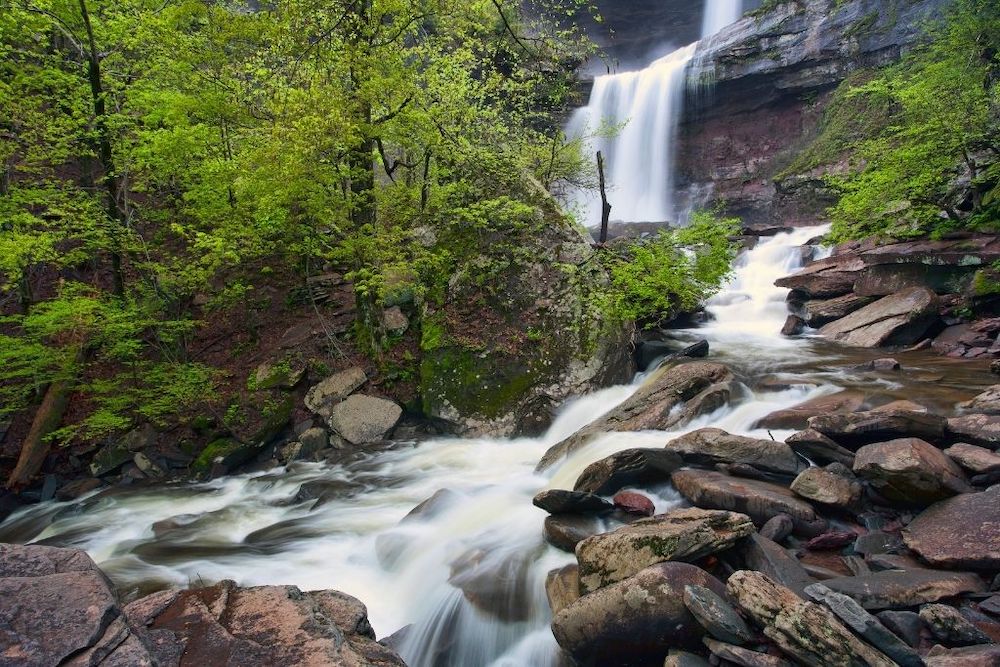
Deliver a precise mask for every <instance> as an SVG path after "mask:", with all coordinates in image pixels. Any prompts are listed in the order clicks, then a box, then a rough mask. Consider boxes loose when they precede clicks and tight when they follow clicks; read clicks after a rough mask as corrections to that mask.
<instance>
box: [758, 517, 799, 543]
mask: <svg viewBox="0 0 1000 667" xmlns="http://www.w3.org/2000/svg"><path fill="white" fill-rule="evenodd" d="M794 529H795V524H794V522H793V521H792V517H790V516H788V515H787V514H778V515H776V516H773V517H771V518H770V519H768V520H767V521H766V522H765V523H764V525H763V526H761V527H760V534H761V536H762V537H766V538H767V539H769V540H772V541H774V542H781V541H782V540H784V539H785V538H786V537H788V536H789V535H791V534H792V531H793V530H794Z"/></svg>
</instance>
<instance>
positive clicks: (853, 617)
mask: <svg viewBox="0 0 1000 667" xmlns="http://www.w3.org/2000/svg"><path fill="white" fill-rule="evenodd" d="M806 593H807V594H808V595H809V596H810V597H811V598H812V599H813V600H815V601H817V602H820V603H823V604H824V605H826V607H827V608H828V609H829V610H830V611H832V612H833V613H834V614H835V615H836V616H837V618H839V619H840V620H841V621H842V622H843V623H844V624H845V625H847V627H848V628H850V629H851V630H853V631H854V632H856V633H857V634H858V635H859V636H861V637H862V638H863V639H864V640H865V641H867V642H868V643H869V644H871V645H872V646H874V647H875V648H877V649H878V650H880V651H882V653H884V654H885V655H887V656H889V657H890V658H892V659H893V660H894V661H896V663H897V664H899V665H901V666H902V667H922V666H923V660H921V659H920V655H919V654H918V653H917V652H916V651H914V650H913V649H912V648H910V647H909V646H908V645H907V644H906V643H905V642H903V641H902V640H901V639H900V638H899V637H897V636H896V635H894V634H893V633H892V632H891V631H890V630H889V629H888V628H886V627H885V626H884V625H882V623H881V622H880V621H879V620H878V619H877V618H875V617H874V616H872V615H871V614H870V613H868V612H867V611H865V609H864V608H863V607H862V606H861V605H859V604H858V603H857V602H855V601H854V600H853V599H852V598H850V597H848V596H846V595H843V594H842V593H836V592H834V591H832V590H830V589H829V588H827V587H826V586H824V585H823V584H813V585H812V586H809V587H808V588H806Z"/></svg>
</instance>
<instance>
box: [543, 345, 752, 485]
mask: <svg viewBox="0 0 1000 667" xmlns="http://www.w3.org/2000/svg"><path fill="white" fill-rule="evenodd" d="M734 381H735V377H734V376H733V374H732V373H731V372H730V370H729V369H728V368H726V367H725V366H723V365H721V364H715V363H711V362H705V361H693V362H690V363H685V364H681V365H678V366H666V367H663V368H660V369H659V370H657V371H656V372H655V373H653V375H652V376H650V377H649V379H647V380H646V382H645V383H644V384H643V385H642V386H641V387H640V388H639V390H638V391H636V392H635V394H633V395H632V396H631V397H630V398H629V399H628V400H626V401H625V402H624V403H622V404H621V405H619V406H618V407H616V408H615V409H614V410H612V411H611V412H609V413H608V414H607V415H605V416H603V417H601V418H599V419H597V420H596V421H594V422H593V423H591V424H589V425H588V426H586V427H584V428H582V429H580V430H579V431H577V432H576V433H574V434H573V435H571V436H570V437H568V438H566V439H565V440H563V441H562V442H559V443H557V444H556V445H554V446H553V447H551V448H550V449H549V450H548V451H547V452H546V453H545V455H544V456H543V457H542V459H541V461H540V462H539V464H538V468H537V469H538V470H544V469H546V468H548V467H550V466H551V465H552V464H554V463H555V462H556V461H558V460H560V459H562V458H563V457H564V456H566V455H567V454H569V453H570V452H573V451H576V450H577V449H579V448H580V447H583V446H584V445H585V444H587V443H588V442H590V440H591V439H592V438H593V437H595V436H596V435H597V434H599V433H608V432H629V431H646V430H667V429H669V428H671V427H674V426H681V425H683V424H684V423H686V422H687V421H689V420H691V419H693V418H694V417H697V416H698V415H701V414H705V413H706V412H711V411H712V410H715V409H716V408H719V407H721V406H722V405H724V404H725V402H726V401H727V400H728V398H729V395H730V393H731V388H730V387H731V384H732V383H733V382H734Z"/></svg>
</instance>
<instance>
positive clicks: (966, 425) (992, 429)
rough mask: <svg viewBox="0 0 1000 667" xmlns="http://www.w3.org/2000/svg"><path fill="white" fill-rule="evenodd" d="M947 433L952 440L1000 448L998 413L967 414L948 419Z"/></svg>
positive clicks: (999, 420)
mask: <svg viewBox="0 0 1000 667" xmlns="http://www.w3.org/2000/svg"><path fill="white" fill-rule="evenodd" d="M948 435H949V436H951V437H952V438H953V439H954V440H959V441H962V442H968V443H972V444H973V445H980V446H982V447H989V448H990V449H998V448H1000V415H981V414H969V415H962V416H961V417H952V418H951V419H949V420H948Z"/></svg>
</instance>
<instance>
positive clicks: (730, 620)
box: [684, 585, 754, 646]
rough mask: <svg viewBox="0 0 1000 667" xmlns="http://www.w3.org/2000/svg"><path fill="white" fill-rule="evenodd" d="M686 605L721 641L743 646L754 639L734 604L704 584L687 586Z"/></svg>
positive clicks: (685, 592)
mask: <svg viewBox="0 0 1000 667" xmlns="http://www.w3.org/2000/svg"><path fill="white" fill-rule="evenodd" d="M684 605H685V606H686V607H687V608H688V611H690V612H691V613H692V614H693V615H694V617H695V618H696V619H698V622H699V623H701V626H702V627H703V628H705V630H706V631H708V634H710V635H712V636H713V637H715V638H716V639H718V640H719V641H723V642H726V643H727V644H735V645H737V646H742V645H743V644H748V643H750V641H752V640H753V637H754V634H753V632H752V631H751V630H750V628H749V627H748V626H747V624H746V621H744V620H743V618H742V617H741V616H740V615H739V613H738V612H737V611H736V610H735V609H733V607H732V605H730V604H729V603H728V602H726V600H725V599H724V598H723V597H721V596H719V595H716V594H715V593H714V592H713V591H711V590H709V589H707V588H705V587H704V586H693V585H692V586H685V587H684Z"/></svg>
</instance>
